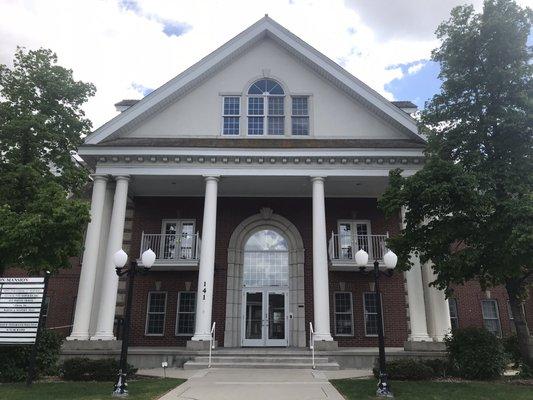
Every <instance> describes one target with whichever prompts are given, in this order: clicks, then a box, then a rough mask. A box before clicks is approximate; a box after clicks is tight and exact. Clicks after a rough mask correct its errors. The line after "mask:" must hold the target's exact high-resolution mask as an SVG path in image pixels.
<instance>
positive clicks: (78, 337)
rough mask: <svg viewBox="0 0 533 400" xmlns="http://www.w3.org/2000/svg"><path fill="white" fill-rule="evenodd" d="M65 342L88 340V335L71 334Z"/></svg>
mask: <svg viewBox="0 0 533 400" xmlns="http://www.w3.org/2000/svg"><path fill="white" fill-rule="evenodd" d="M65 340H66V341H67V342H71V341H73V340H89V335H88V334H86V335H84V334H81V333H72V334H71V335H70V336H67V337H66V338H65Z"/></svg>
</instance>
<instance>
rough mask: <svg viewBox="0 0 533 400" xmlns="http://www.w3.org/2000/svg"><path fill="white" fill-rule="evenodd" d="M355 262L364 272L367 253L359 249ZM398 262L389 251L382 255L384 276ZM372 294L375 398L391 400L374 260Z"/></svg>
mask: <svg viewBox="0 0 533 400" xmlns="http://www.w3.org/2000/svg"><path fill="white" fill-rule="evenodd" d="M355 262H356V264H357V265H358V266H359V268H360V269H361V271H364V269H365V266H366V265H367V263H368V253H367V252H366V251H364V250H363V249H360V250H359V251H358V252H357V253H355ZM397 262H398V256H396V254H394V253H393V252H392V251H391V250H389V251H387V252H386V253H385V254H384V255H383V263H384V264H385V266H386V267H387V272H386V273H385V275H387V276H392V273H393V272H394V268H396V263H397ZM373 272H374V294H375V297H376V307H377V318H378V343H379V380H378V389H377V391H376V396H378V397H389V398H392V397H394V395H393V394H392V391H391V388H390V385H389V381H388V376H387V372H386V362H385V338H384V335H383V315H382V310H381V293H380V291H379V276H380V274H381V273H382V272H381V271H380V270H379V261H378V260H374V271H373Z"/></svg>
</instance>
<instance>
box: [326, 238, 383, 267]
mask: <svg viewBox="0 0 533 400" xmlns="http://www.w3.org/2000/svg"><path fill="white" fill-rule="evenodd" d="M388 237H389V234H388V233H387V234H386V235H350V234H348V235H346V234H338V233H333V232H332V233H331V238H330V240H329V258H330V259H331V260H332V261H338V260H339V261H340V260H342V261H354V262H355V253H357V252H358V251H359V249H363V250H364V251H366V252H367V253H368V260H369V262H370V263H372V262H374V261H375V260H377V261H382V260H383V254H385V253H386V251H387V244H386V242H387V239H388Z"/></svg>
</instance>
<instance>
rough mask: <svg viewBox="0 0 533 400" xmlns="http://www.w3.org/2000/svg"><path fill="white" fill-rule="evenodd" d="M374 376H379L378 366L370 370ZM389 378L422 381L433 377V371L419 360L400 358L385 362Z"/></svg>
mask: <svg viewBox="0 0 533 400" xmlns="http://www.w3.org/2000/svg"><path fill="white" fill-rule="evenodd" d="M372 372H373V373H374V377H375V378H376V379H377V378H378V377H379V368H374V369H373V370H372ZM387 374H388V376H389V379H393V380H398V381H423V380H427V379H431V378H433V375H434V371H433V369H432V368H431V367H429V366H427V365H426V364H424V363H423V362H422V361H420V360H415V359H413V358H402V359H399V360H393V361H389V362H387Z"/></svg>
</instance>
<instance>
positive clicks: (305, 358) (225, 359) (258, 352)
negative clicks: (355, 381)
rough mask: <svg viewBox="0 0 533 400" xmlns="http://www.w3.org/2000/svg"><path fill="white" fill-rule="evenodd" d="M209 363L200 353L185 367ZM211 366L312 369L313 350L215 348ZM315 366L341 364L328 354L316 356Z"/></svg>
mask: <svg viewBox="0 0 533 400" xmlns="http://www.w3.org/2000/svg"><path fill="white" fill-rule="evenodd" d="M208 364H209V356H208V355H204V354H202V355H198V356H196V357H194V358H193V359H192V360H189V361H187V362H186V363H185V364H184V365H183V368H184V369H187V370H191V369H204V368H207V367H208ZM211 368H273V369H310V368H312V360H311V352H310V351H302V350H291V349H286V350H280V349H235V350H233V351H231V350H215V351H213V355H212V358H211ZM315 368H316V369H317V370H322V371H336V370H338V369H339V368H340V367H339V364H338V363H337V362H335V361H330V359H329V357H327V356H315Z"/></svg>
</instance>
